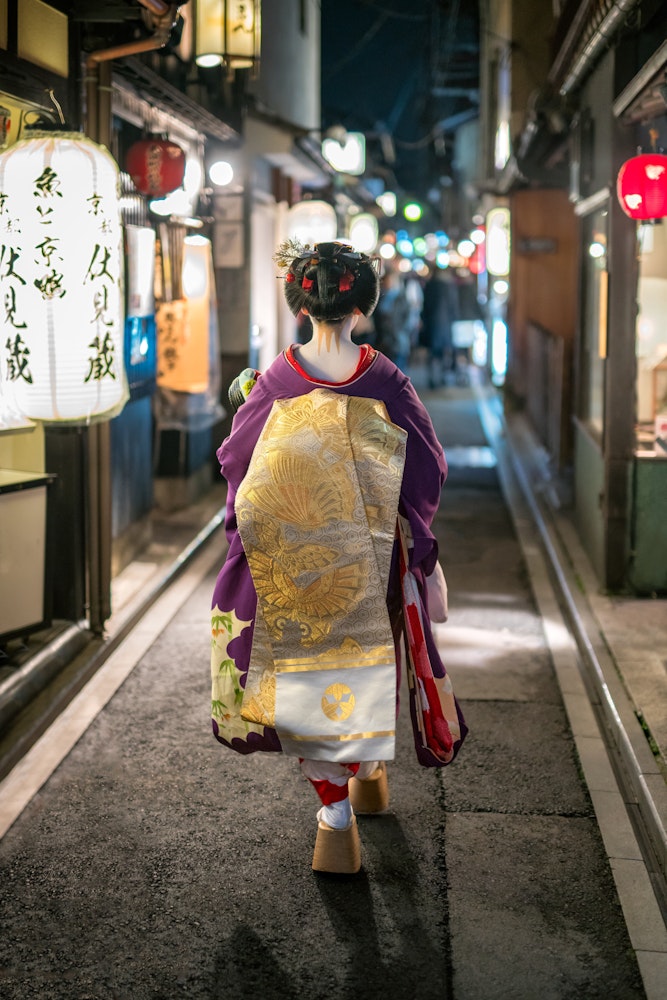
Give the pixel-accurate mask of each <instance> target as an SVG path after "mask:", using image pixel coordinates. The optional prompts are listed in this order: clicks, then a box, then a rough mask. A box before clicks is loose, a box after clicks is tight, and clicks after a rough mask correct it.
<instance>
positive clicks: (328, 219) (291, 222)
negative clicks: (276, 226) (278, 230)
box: [287, 201, 338, 247]
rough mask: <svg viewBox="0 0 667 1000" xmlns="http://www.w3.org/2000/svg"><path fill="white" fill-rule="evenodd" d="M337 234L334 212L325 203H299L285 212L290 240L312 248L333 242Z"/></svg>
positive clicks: (331, 207)
mask: <svg viewBox="0 0 667 1000" xmlns="http://www.w3.org/2000/svg"><path fill="white" fill-rule="evenodd" d="M337 232H338V219H337V218H336V210H335V208H334V207H333V205H330V204H329V203H328V202H326V201H300V202H298V203H297V204H296V205H292V207H291V208H290V209H289V210H288V212H287V235H288V236H289V238H290V239H292V240H299V242H300V243H303V244H306V245H309V246H311V247H312V246H314V245H315V244H316V243H331V242H333V240H335V239H336V233H337Z"/></svg>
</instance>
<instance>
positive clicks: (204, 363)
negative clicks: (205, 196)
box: [157, 236, 214, 393]
mask: <svg viewBox="0 0 667 1000" xmlns="http://www.w3.org/2000/svg"><path fill="white" fill-rule="evenodd" d="M181 283H182V287H183V298H182V299H177V300H176V301H174V302H164V303H162V304H161V305H160V307H159V308H158V311H157V331H158V332H157V355H158V357H157V367H158V374H157V384H158V385H159V386H160V388H161V389H173V390H175V391H176V392H188V393H203V392H206V391H207V389H208V386H209V354H210V350H209V347H210V334H211V326H210V324H211V306H212V303H213V301H214V289H213V270H212V262H211V241H210V240H207V239H206V237H204V236H186V238H185V240H184V245H183V270H182V275H181Z"/></svg>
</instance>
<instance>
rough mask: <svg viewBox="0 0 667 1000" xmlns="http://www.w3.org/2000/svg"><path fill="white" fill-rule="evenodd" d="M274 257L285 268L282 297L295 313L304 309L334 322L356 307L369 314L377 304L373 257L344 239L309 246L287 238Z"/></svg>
mask: <svg viewBox="0 0 667 1000" xmlns="http://www.w3.org/2000/svg"><path fill="white" fill-rule="evenodd" d="M274 260H275V261H276V262H277V263H278V264H279V265H280V266H281V267H286V268H287V273H286V274H285V299H286V301H287V305H288V306H289V308H290V309H291V310H292V312H293V313H294V315H295V316H296V315H297V314H298V313H299V311H300V310H301V309H305V310H306V312H308V313H309V315H310V316H312V318H313V319H314V320H317V321H318V322H320V323H322V322H324V323H337V322H340V321H341V320H343V319H345V317H346V316H350V315H351V314H352V313H353V312H354V310H355V309H358V310H359V311H360V312H362V313H363V314H364V316H370V314H371V313H372V312H373V310H374V309H375V306H376V305H377V301H378V296H379V294H380V282H379V278H378V273H377V270H376V268H375V266H374V263H373V261H372V259H371V258H370V257H368V256H367V255H366V254H364V253H357V252H356V251H355V250H354V249H353V248H352V247H351V246H348V245H347V244H345V243H317V244H316V245H315V247H313V248H312V249H311V248H310V247H309V246H301V245H300V244H299V243H297V242H295V241H293V240H288V241H287V242H286V243H283V244H282V245H281V246H280V247H279V248H278V250H277V251H276V254H275V255H274Z"/></svg>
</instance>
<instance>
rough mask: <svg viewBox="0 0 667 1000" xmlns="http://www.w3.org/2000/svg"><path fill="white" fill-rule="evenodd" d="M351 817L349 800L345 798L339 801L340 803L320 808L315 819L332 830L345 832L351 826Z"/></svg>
mask: <svg viewBox="0 0 667 1000" xmlns="http://www.w3.org/2000/svg"><path fill="white" fill-rule="evenodd" d="M353 815H354V813H353V812H352V806H351V805H350V800H349V798H347V799H341V800H340V802H332V803H331V805H330V806H322V808H321V809H320V810H319V812H318V814H317V818H318V820H319V821H320V822H322V823H326V825H327V826H330V827H332V828H333V829H334V830H347V829H348V827H349V826H350V825H351V824H352V817H353Z"/></svg>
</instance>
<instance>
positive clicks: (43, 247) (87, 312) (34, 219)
mask: <svg viewBox="0 0 667 1000" xmlns="http://www.w3.org/2000/svg"><path fill="white" fill-rule="evenodd" d="M118 177H119V174H118V167H117V166H116V163H115V162H114V160H113V159H112V157H111V155H110V154H109V153H108V152H107V150H106V149H105V148H104V147H102V146H98V145H97V144H96V143H94V142H92V141H91V140H90V139H87V138H85V136H83V135H81V134H79V133H67V132H35V133H33V134H32V135H31V136H30V138H28V139H23V140H20V141H19V142H17V143H15V144H14V145H13V146H11V147H10V148H9V149H8V150H7V151H6V152H4V153H2V154H1V155H0V304H1V308H0V394H1V395H2V396H3V397H4V401H5V405H6V406H7V407H8V408H9V409H11V410H13V411H15V412H18V413H20V414H22V415H23V416H24V417H27V418H29V419H31V420H39V421H45V422H51V421H53V422H64V423H88V422H90V421H92V420H96V419H100V418H108V417H110V416H113V415H114V414H115V413H118V412H119V411H120V410H121V409H122V407H123V406H124V404H125V402H126V401H127V397H128V389H127V379H126V376H125V368H124V364H123V333H124V323H123V290H122V260H123V258H122V242H121V223H120V212H119V200H118Z"/></svg>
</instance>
